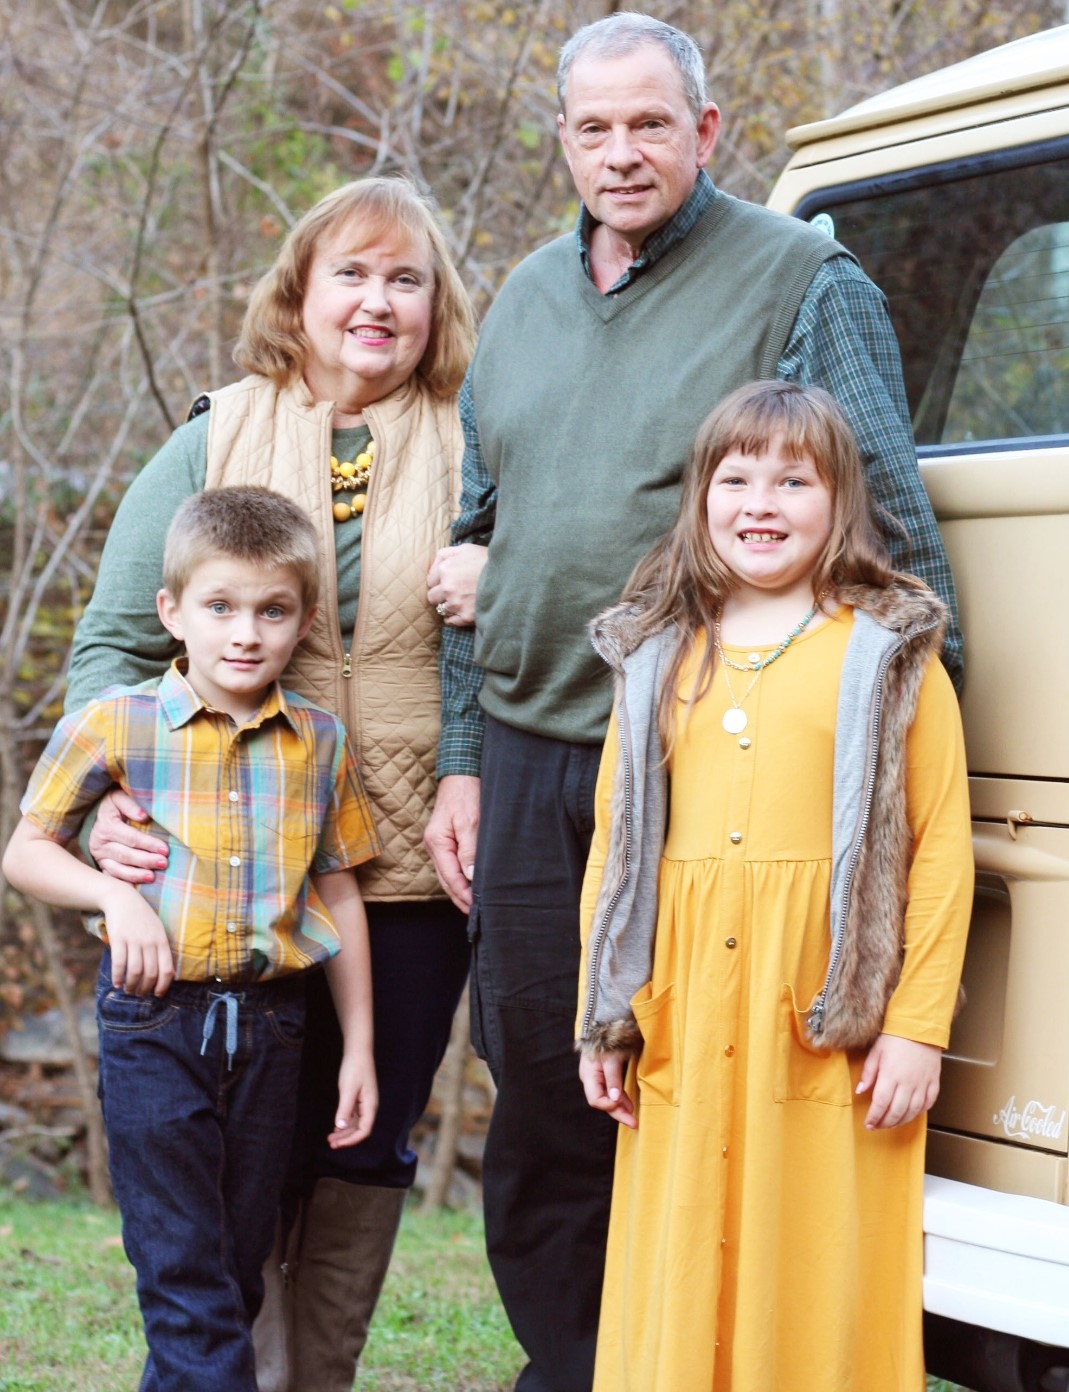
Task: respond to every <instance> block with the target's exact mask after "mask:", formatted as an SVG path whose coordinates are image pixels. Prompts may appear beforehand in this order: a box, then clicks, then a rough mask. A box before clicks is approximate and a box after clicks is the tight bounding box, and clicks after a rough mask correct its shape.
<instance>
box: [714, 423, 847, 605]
mask: <svg viewBox="0 0 1069 1392" xmlns="http://www.w3.org/2000/svg"><path fill="white" fill-rule="evenodd" d="M833 510H834V500H833V499H832V495H831V491H830V489H829V488H828V486H827V485H826V484H825V483H824V482H823V480H822V479H821V477H820V475H819V474H818V472H817V466H816V464H815V463H814V461H813V460H812V459H810V458H808V457H804V458H802V459H793V458H792V457H791V456H790V455H788V454H786V453H785V452H784V449H783V438H782V436H779V435H776V436H774V437H773V438H772V440H771V442H770V444H769V446H768V449H767V450H765V452H764V453H763V454H756V455H754V454H739V453H734V452H733V453H731V454H728V455H725V457H724V458H723V459H722V460H721V461H720V463H719V464H718V465H717V466H716V469H715V470H714V472H713V477H712V479H711V480H710V483H709V492H708V495H707V498H706V513H707V516H708V521H709V536H710V538H711V539H712V543H713V549H714V550H715V551H716V554H717V555H718V556H719V557H720V559H721V560H722V561H723V562H724V564H725V565H726V566H727V567H728V569H729V570H730V571H731V572H732V574H733V575H734V576H735V577H736V579H737V580H738V582H739V585H740V586H741V587H743V588H744V589H750V590H755V591H760V592H762V593H766V594H773V595H776V596H780V597H786V596H788V595H793V594H794V593H795V592H797V594H798V596H799V598H803V597H804V598H805V600H806V602H807V603H810V602H811V601H812V593H813V589H812V579H813V571H814V569H815V568H816V564H817V561H818V559H819V558H820V555H821V552H822V551H823V550H824V547H825V545H826V544H827V541H828V538H829V537H830V536H831V529H832V517H833Z"/></svg>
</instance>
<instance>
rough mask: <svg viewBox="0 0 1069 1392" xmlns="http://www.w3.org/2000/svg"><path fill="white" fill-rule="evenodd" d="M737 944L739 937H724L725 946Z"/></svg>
mask: <svg viewBox="0 0 1069 1392" xmlns="http://www.w3.org/2000/svg"><path fill="white" fill-rule="evenodd" d="M737 945H738V939H737V938H725V939H724V946H725V947H736V946H737Z"/></svg>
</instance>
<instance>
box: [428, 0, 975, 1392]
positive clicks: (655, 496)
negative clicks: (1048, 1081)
mask: <svg viewBox="0 0 1069 1392" xmlns="http://www.w3.org/2000/svg"><path fill="white" fill-rule="evenodd" d="M558 89H559V96H560V104H561V114H560V116H559V117H558V126H559V130H560V138H561V144H562V146H563V149H564V155H565V159H566V160H567V161H568V167H569V169H570V170H571V173H572V177H573V179H574V181H575V185H576V188H577V190H578V192H579V195H580V197H581V199H582V203H583V207H582V210H581V213H580V218H579V226H578V229H577V234H576V237H575V238H574V239H573V238H572V237H571V236H566V237H562V238H560V239H558V240H557V241H554V242H552V243H550V244H549V245H548V246H545V247H543V248H541V249H540V250H539V251H537V252H535V253H534V254H533V255H532V256H530V257H528V258H527V259H526V260H525V261H524V262H523V263H522V264H521V265H520V266H519V267H518V268H517V269H516V271H514V272H513V274H512V275H511V276H510V278H509V280H508V281H507V283H506V284H505V286H504V287H503V289H502V291H501V294H500V295H499V296H498V298H497V300H496V302H495V304H494V306H493V308H492V309H491V311H490V313H489V315H488V316H487V320H486V323H485V325H484V328H483V331H482V336H481V338H480V343H479V348H478V351H477V353H476V357H475V360H474V362H473V364H472V367H471V370H470V372H469V375H468V378H467V381H466V383H465V386H464V388H463V389H462V392H461V415H462V419H463V423H464V428H465V439H466V454H465V461H464V484H465V487H464V497H463V500H462V504H461V516H460V519H459V521H458V523H457V525H456V528H455V529H454V541H455V542H463V541H475V542H479V543H482V544H483V545H486V544H487V543H489V550H488V553H487V556H486V568H485V570H484V572H483V574H482V577H481V579H480V581H479V599H478V613H477V616H476V626H475V634H474V651H473V649H472V638H471V637H470V636H469V635H470V634H471V629H469V628H462V627H458V626H447V628H446V639H445V642H444V644H443V726H442V739H441V744H440V752H439V768H438V772H439V778H440V783H439V793H438V804H437V808H436V811H435V815H434V818H433V820H432V823H431V825H430V826H429V827H428V829H427V835H426V840H427V845H428V847H429V849H430V850H431V851H432V853H433V854H434V856H435V860H436V864H437V867H438V871H439V875H440V876H441V879H442V883H443V884H444V885H445V887H446V888H447V890H448V891H449V893H450V894H451V896H452V897H453V899H454V900H455V901H456V902H457V903H458V904H459V905H461V906H462V907H465V908H467V907H470V932H471V935H472V939H473V943H474V950H475V958H474V961H475V970H474V978H473V987H472V1011H473V1014H472V1022H473V1032H474V1038H475V1042H476V1047H477V1048H478V1049H479V1051H480V1052H481V1053H482V1054H483V1056H484V1057H485V1058H486V1059H487V1061H488V1062H489V1065H490V1068H491V1071H492V1073H493V1075H494V1078H495V1081H496V1082H497V1085H498V1096H497V1101H496V1103H495V1107H494V1115H493V1119H492V1122H491V1126H490V1132H489V1136H488V1138H487V1147H486V1156H485V1169H484V1192H485V1208H486V1234H487V1248H488V1251H489V1255H490V1261H491V1266H492V1268H493V1271H494V1275H495V1279H496V1280H497V1283H498V1288H499V1290H500V1292H501V1296H502V1300H503V1302H504V1304H505V1308H506V1310H507V1312H508V1315H509V1318H510V1320H511V1322H512V1325H513V1328H514V1330H515V1332H516V1335H517V1337H518V1339H519V1341H520V1343H521V1344H522V1345H523V1347H524V1349H525V1351H526V1352H527V1354H528V1357H529V1359H530V1362H529V1364H528V1365H527V1367H526V1368H525V1369H524V1371H523V1372H522V1373H521V1375H520V1378H519V1381H518V1382H517V1384H516V1386H517V1389H522V1392H549V1390H550V1389H552V1392H588V1389H589V1387H590V1383H591V1378H592V1366H593V1354H594V1341H595V1335H596V1325H597V1315H598V1302H599V1296H600V1288H601V1277H602V1264H603V1256H604V1243H605V1231H606V1224H607V1216H608V1205H609V1193H610V1188H611V1176H612V1159H613V1149H614V1142H615V1136H614V1134H613V1128H612V1124H611V1123H608V1121H607V1118H606V1117H605V1116H604V1115H602V1114H600V1113H595V1112H593V1111H591V1110H590V1109H589V1108H587V1106H586V1104H585V1102H584V1099H583V1094H582V1090H581V1088H580V1087H579V1084H578V1082H577V1079H576V1062H575V1058H574V1054H573V1043H572V1041H573V1021H574V1015H575V1002H576V994H577V969H578V956H579V937H578V919H579V914H578V908H579V891H580V885H581V880H582V874H583V868H584V864H585V861H586V855H587V850H588V847H589V839H590V833H591V827H592V822H593V790H594V782H595V778H596V774H597V767H598V760H599V754H600V748H601V742H602V738H603V736H604V733H605V728H606V724H607V721H608V715H609V710H610V704H611V695H612V693H611V687H610V683H609V680H608V676H607V673H606V669H605V668H604V667H603V665H602V664H601V663H600V662H599V660H598V659H597V657H596V656H595V655H594V653H593V651H592V649H591V648H590V645H589V642H588V640H587V637H586V625H587V624H588V622H589V620H590V619H591V618H592V617H593V616H594V615H595V614H597V613H598V612H599V611H600V610H601V609H602V608H604V607H606V606H607V605H609V604H611V603H613V602H614V601H615V600H616V599H617V597H618V595H619V592H620V590H621V589H622V587H623V584H624V582H625V580H626V579H627V576H628V574H629V573H630V571H631V568H632V566H633V565H634V563H635V562H636V561H637V560H638V559H639V557H640V556H641V555H642V554H643V553H644V552H645V551H646V550H647V549H648V547H649V546H650V545H651V544H652V543H653V541H655V540H656V539H657V538H658V537H659V536H660V535H661V534H662V533H664V532H665V531H667V530H668V528H669V526H670V525H671V523H672V521H673V520H674V517H675V514H676V510H677V505H678V499H679V479H680V473H681V470H682V468H683V465H684V463H685V461H686V459H687V456H688V454H689V451H690V447H691V444H692V442H693V439H694V436H695V434H696V432H697V428H698V426H699V424H700V423H701V421H702V420H703V419H704V417H705V416H706V415H707V414H708V412H709V410H710V409H711V408H712V407H713V406H714V405H715V404H716V403H717V401H718V400H720V399H721V398H722V397H723V396H725V395H726V394H727V392H728V391H730V390H732V389H733V388H735V387H736V386H739V385H741V384H742V383H743V382H746V381H750V380H752V379H755V378H760V377H765V378H768V377H780V378H783V379H787V380H794V381H798V382H804V383H813V382H815V383H818V384H819V385H822V386H824V387H826V388H827V389H828V390H830V391H831V392H832V393H833V395H835V396H836V398H837V399H838V401H839V403H840V405H841V406H842V407H843V408H844V410H845V411H846V413H847V415H848V416H849V418H850V420H851V423H852V425H853V427H854V429H855V431H856V432H857V434H858V437H859V443H860V445H861V449H862V455H863V458H864V459H865V462H866V470H867V477H868V480H869V484H870V487H871V490H872V493H873V496H874V497H875V498H876V499H877V501H878V502H879V503H881V504H882V506H883V507H884V509H885V510H886V511H887V512H888V513H889V514H891V516H893V517H894V518H896V519H897V521H898V523H900V524H902V525H901V526H900V527H896V526H894V524H890V523H889V525H888V541H889V543H890V545H891V547H892V551H893V554H894V557H895V562H896V564H897V565H899V566H901V567H903V568H908V569H910V570H912V571H913V572H914V573H916V574H918V575H920V576H921V577H922V578H923V579H925V580H926V581H928V582H929V583H930V584H931V585H932V586H933V587H934V588H935V589H936V590H938V591H939V592H940V593H941V594H942V595H943V596H944V597H945V598H946V599H947V600H948V601H949V602H950V603H951V605H952V606H953V586H952V581H951V578H950V574H949V569H948V567H947V563H946V558H945V556H944V554H943V550H942V545H941V542H940V539H939V535H938V532H937V530H936V526H935V520H934V518H933V516H932V512H931V509H930V506H929V504H928V501H927V498H926V496H925V494H924V491H923V488H922V485H921V482H920V477H919V473H918V470H917V463H916V455H915V453H914V447H913V440H912V435H911V433H910V428H909V417H908V411H907V407H906V403H905V395H904V390H903V386H902V380H901V368H900V364H899V360H898V350H897V345H896V344H895V341H894V335H893V332H892V330H891V327H890V322H889V320H888V317H887V313H886V306H885V303H884V300H883V297H882V295H881V294H880V293H879V291H878V290H876V288H875V287H874V286H873V285H872V283H871V282H870V281H869V280H868V279H867V278H866V277H865V276H864V274H863V273H862V272H861V270H860V269H859V268H858V266H857V264H856V262H855V261H854V260H853V258H852V257H851V256H850V255H849V253H847V252H845V251H844V249H843V248H842V247H840V246H839V245H837V244H836V243H835V242H833V241H832V240H830V239H829V238H827V237H825V236H824V235H823V234H822V233H820V232H817V231H815V230H814V229H812V228H810V227H807V226H806V225H804V224H802V223H800V222H797V221H795V220H793V219H789V218H783V217H781V216H779V215H777V214H775V213H771V212H769V211H767V210H766V209H763V208H758V207H755V206H754V205H752V204H747V203H741V202H739V201H737V200H735V199H732V198H729V197H727V196H726V195H724V194H722V193H720V192H718V191H717V190H716V189H715V188H714V187H713V185H712V183H711V182H710V181H709V179H708V177H707V176H706V175H705V173H704V172H703V170H704V166H705V165H706V163H707V162H708V161H709V159H710V157H711V155H712V153H713V148H714V146H715V144H716V139H717V134H718V131H719V124H720V117H719V112H718V111H717V108H716V107H715V106H714V105H713V104H712V103H711V102H708V101H706V99H705V90H704V64H703V61H702V57H701V54H700V52H699V50H698V49H697V46H696V45H695V44H694V43H693V41H692V40H690V39H689V38H688V37H687V36H686V35H684V34H682V33H680V32H679V31H678V30H675V29H673V28H671V26H669V25H666V24H662V23H660V22H659V21H656V20H653V19H650V18H649V17H648V16H645V15H640V14H633V13H616V14H613V15H611V16H609V17H608V18H606V19H603V20H601V21H599V22H598V23H596V24H592V25H589V26H587V27H586V28H585V29H582V30H580V31H579V33H578V34H576V35H575V36H574V37H573V38H572V39H571V40H570V41H569V43H568V44H567V45H565V48H564V50H563V52H562V54H561V62H560V68H559V73H558ZM907 537H908V540H907ZM461 550H463V548H461ZM465 564H466V559H465V557H464V556H463V555H462V554H460V553H447V554H443V555H442V556H440V557H439V560H438V562H437V563H436V566H435V567H434V568H433V569H432V573H431V581H432V587H431V592H430V593H431V599H432V602H437V603H438V604H439V609H440V612H444V613H445V614H446V616H447V622H448V621H449V620H450V619H451V620H452V622H453V624H457V623H460V622H463V620H464V617H465V615H464V614H463V613H461V612H458V609H459V608H460V606H459V605H458V603H457V602H456V596H457V595H458V594H459V589H458V587H457V577H458V574H459V572H460V571H461V570H462V569H464V567H465ZM944 659H945V661H946V662H947V665H948V667H949V668H950V669H951V672H952V674H954V675H955V676H959V675H960V670H961V648H960V634H959V633H958V631H957V628H956V627H955V628H954V629H953V631H952V634H951V637H950V639H949V640H948V644H947V647H946V649H945V652H944ZM476 663H477V664H478V667H476V665H475V664H476ZM479 668H481V669H483V670H482V671H480V670H479ZM480 683H481V686H480ZM484 724H485V740H484V743H483V747H482V760H481V764H480V762H479V757H478V753H477V750H478V744H479V739H480V735H481V734H482V730H483V726H484ZM480 814H481V821H480ZM477 828H480V830H479V850H478V861H477V863H475V864H474V879H473V880H472V879H471V876H472V866H473V862H475V854H474V852H475V832H476V829H477ZM469 881H470V883H469Z"/></svg>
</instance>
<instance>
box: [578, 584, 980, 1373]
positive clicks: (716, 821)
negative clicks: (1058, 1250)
mask: <svg viewBox="0 0 1069 1392" xmlns="http://www.w3.org/2000/svg"><path fill="white" fill-rule="evenodd" d="M852 623H853V614H852V611H851V610H849V609H845V608H844V609H842V610H840V611H839V614H838V615H837V616H836V617H835V618H833V619H831V620H829V621H827V622H826V623H824V624H822V625H821V626H819V627H817V628H815V629H812V630H811V631H808V632H807V633H805V634H803V635H802V636H801V637H800V638H798V639H796V640H795V642H794V643H793V644H792V645H791V647H790V649H789V650H788V651H787V652H786V653H785V654H784V655H783V656H782V657H780V658H779V659H778V660H777V661H776V662H775V663H774V664H772V665H771V666H770V667H768V668H767V669H766V670H765V671H764V672H763V673H762V675H761V677H760V678H759V680H758V681H757V683H756V684H755V686H754V688H753V690H752V691H751V693H750V695H749V696H748V697H747V698H746V700H745V702H744V703H743V709H744V710H745V712H746V715H747V717H748V724H747V726H746V729H745V731H743V732H742V733H741V734H740V735H735V734H728V733H727V732H726V731H725V730H724V729H723V727H722V725H721V717H722V716H723V714H724V711H725V710H726V709H727V708H728V707H729V705H730V704H731V702H730V700H729V698H728V694H727V688H726V686H725V684H724V673H723V671H722V670H720V669H719V668H718V670H717V671H716V673H715V676H714V681H713V685H712V688H711V689H710V691H709V693H708V694H707V695H706V696H705V697H704V698H703V699H702V700H701V701H699V702H698V704H697V705H696V706H695V707H694V709H693V711H692V713H691V715H690V718H689V720H686V722H685V723H683V721H682V720H681V722H680V723H681V728H680V730H679V734H678V739H677V744H676V748H675V751H674V755H673V758H672V760H671V765H670V773H671V794H670V817H669V830H668V837H667V843H666V846H665V851H664V856H663V859H662V862H661V868H660V887H659V908H658V929H657V940H656V946H655V952H654V964H653V976H652V980H651V981H650V984H649V986H648V988H645V989H643V990H642V991H640V992H639V993H638V995H637V996H636V997H635V1000H634V1008H635V1014H636V1018H637V1020H638V1022H639V1025H640V1027H641V1030H642V1035H643V1039H644V1047H643V1051H642V1055H641V1057H640V1059H639V1061H638V1078H637V1084H636V1081H635V1076H634V1069H633V1068H632V1070H631V1072H630V1074H629V1078H628V1091H629V1093H630V1094H631V1096H632V1098H633V1100H635V1103H636V1111H637V1115H638V1121H639V1126H638V1130H637V1131H630V1130H628V1129H626V1128H623V1127H621V1128H620V1132H619V1144H618V1150H617V1160H616V1170H615V1177H614V1186H613V1198H612V1217H611V1222H610V1229H609V1245H608V1259H607V1266H606V1275H605V1287H604V1294H603V1300H602V1309H601V1322H600V1330H599V1339H598V1352H597V1372H596V1377H595V1392H923V1388H924V1385H925V1379H924V1366H923V1353H922V1346H921V1268H922V1230H921V1198H922V1184H923V1170H924V1138H925V1118H924V1117H921V1118H919V1119H918V1120H917V1121H915V1122H913V1123H912V1124H910V1125H908V1126H904V1127H899V1128H897V1129H894V1130H889V1131H866V1130H865V1127H864V1119H865V1114H866V1112H867V1110H868V1107H869V1100H868V1097H867V1096H863V1097H856V1096H855V1094H854V1088H855V1085H856V1083H857V1081H858V1078H859V1076H860V1072H861V1067H862V1064H863V1061H864V1055H863V1054H862V1053H858V1054H856V1055H855V1054H846V1053H842V1052H837V1053H831V1054H823V1053H818V1052H817V1051H815V1050H813V1049H812V1048H811V1047H810V1046H809V1045H808V1044H807V1043H806V1042H805V1037H804V1033H803V1031H804V1023H805V1012H806V1008H807V1007H808V1005H809V1003H810V1002H811V1001H812V999H813V997H814V995H815V994H816V993H817V992H818V991H819V989H820V987H821V986H822V984H823V980H824V974H825V971H826V968H827V961H828V948H829V936H828V891H829V880H830V869H831V814H832V753H833V738H834V721H835V709H836V699H837V694H838V680H839V672H840V669H841V666H842V659H843V654H844V651H845V647H846V643H847V639H848V638H849V635H850V630H851V627H852ZM727 651H728V653H729V655H730V656H732V657H734V658H735V660H736V661H745V659H746V652H745V651H740V650H736V649H731V648H729V649H727ZM764 651H765V652H767V651H769V650H768V649H766V650H764ZM696 670H697V664H696V660H695V659H694V658H693V656H692V659H691V661H690V663H689V665H688V667H687V668H685V670H684V673H683V679H682V682H681V687H680V689H681V691H687V690H689V689H690V684H692V682H693V679H694V674H695V673H696ZM730 675H731V681H732V685H733V687H734V691H735V696H736V699H739V698H741V696H742V693H743V692H744V691H745V690H746V688H747V686H748V685H749V682H750V680H751V678H750V677H749V676H748V675H746V674H745V673H742V672H739V673H735V672H732V673H731V674H730ZM616 749H617V746H616V740H615V722H614V724H613V729H612V730H611V731H610V737H609V740H608V741H607V743H606V753H605V757H604V759H603V764H602V770H601V774H600V777H599V786H598V830H597V832H596V835H595V844H594V852H593V854H592V859H591V865H590V868H589V871H588V877H587V883H586V886H585V889H584V896H583V901H584V928H586V927H588V925H589V921H590V916H591V912H592V906H593V899H594V896H595V894H596V891H597V885H598V883H599V880H600V868H601V864H602V863H603V859H604V854H605V842H606V828H607V817H608V807H609V794H610V790H611V786H612V772H613V766H614V763H615V757H616ZM908 767H909V775H908V778H909V784H908V810H909V816H910V823H911V825H912V826H913V828H914V830H915V833H916V842H915V858H914V863H913V868H912V872H911V876H910V907H909V910H908V913H907V923H906V942H907V949H906V961H905V965H904V968H903V974H902V979H901V982H900V984H899V986H898V988H897V990H896V992H895V995H894V997H893V999H892V1001H891V1004H890V1006H889V1008H888V1011H887V1014H886V1016H885V1022H884V1023H885V1030H886V1032H888V1033H893V1034H899V1035H903V1036H905V1037H907V1038H912V1039H916V1040H919V1041H921V1042H924V1043H930V1044H936V1045H939V1046H941V1047H942V1046H945V1044H946V1042H947V1036H948V1033H949V1025H950V1019H951V1014H952V1009H953V1003H954V999H955V993H956V988H957V983H958V978H959V975H960V968H961V960H962V955H963V952H964V942H965V934H966V931H967V926H968V918H969V908H970V904H971V899H972V863H971V851H970V846H969V835H968V831H969V813H968V792H967V786H966V778H965V765H964V750H963V747H962V739H961V732H960V721H959V717H958V713H957V703H956V700H955V697H954V693H953V690H952V688H951V685H950V682H949V680H948V679H947V677H946V675H945V673H944V672H943V669H942V666H941V665H940V663H939V662H938V661H933V662H932V664H931V665H930V667H929V669H928V671H927V673H926V675H925V679H924V683H923V687H922V692H921V696H920V701H919V705H918V711H917V716H916V719H915V721H914V724H913V727H912V730H911V733H910V736H909V740H908Z"/></svg>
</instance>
